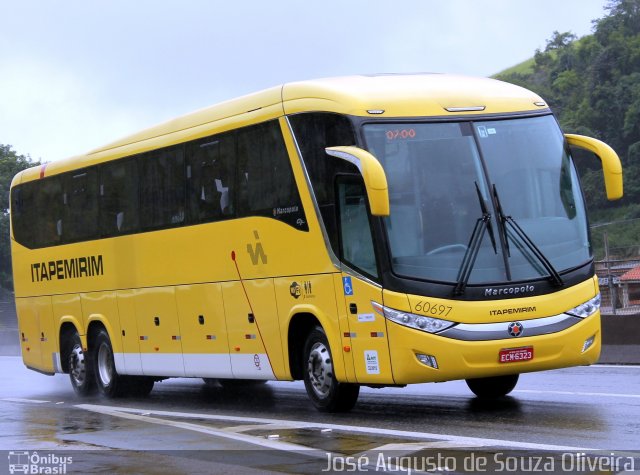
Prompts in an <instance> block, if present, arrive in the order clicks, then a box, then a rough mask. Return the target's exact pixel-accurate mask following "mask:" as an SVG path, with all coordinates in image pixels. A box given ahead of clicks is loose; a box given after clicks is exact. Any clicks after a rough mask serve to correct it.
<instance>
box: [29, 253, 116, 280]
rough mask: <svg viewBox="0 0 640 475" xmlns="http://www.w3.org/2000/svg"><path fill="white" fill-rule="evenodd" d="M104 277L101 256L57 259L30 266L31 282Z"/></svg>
mask: <svg viewBox="0 0 640 475" xmlns="http://www.w3.org/2000/svg"><path fill="white" fill-rule="evenodd" d="M97 275H104V265H103V263H102V255H98V256H86V257H73V258H71V259H57V260H55V261H47V262H35V263H33V264H31V282H45V281H51V280H54V279H55V280H64V279H78V278H81V277H94V276H97Z"/></svg>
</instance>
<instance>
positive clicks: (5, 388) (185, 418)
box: [0, 299, 640, 474]
mask: <svg viewBox="0 0 640 475" xmlns="http://www.w3.org/2000/svg"><path fill="white" fill-rule="evenodd" d="M0 300H4V299H0ZM18 352H19V345H18V341H17V325H16V323H15V313H14V309H13V305H12V302H8V301H7V302H2V301H0V355H1V356H0V474H4V473H10V469H11V468H13V469H14V471H16V470H19V469H20V468H25V466H22V467H21V466H20V465H16V464H15V463H14V464H13V465H11V463H12V462H24V459H25V457H35V458H33V459H32V460H31V461H32V462H33V461H35V462H38V466H39V467H40V469H42V470H41V473H47V470H46V469H50V471H49V473H81V474H87V473H108V474H111V473H127V474H134V473H144V474H155V473H158V474H177V473H189V474H197V473H203V474H209V473H220V474H223V473H229V474H244V473H247V474H254V473H332V472H335V473H342V472H346V471H351V472H353V471H354V470H355V471H356V472H359V473H363V472H367V473H408V471H407V470H406V468H405V467H402V466H398V465H393V463H392V462H393V460H397V457H403V456H411V457H418V456H419V457H420V460H422V461H424V460H425V459H426V458H427V457H431V458H429V460H432V458H433V457H435V455H437V456H438V457H440V456H442V457H445V456H453V457H456V460H457V461H458V463H457V465H456V462H455V460H453V459H449V460H453V461H450V462H446V461H445V463H442V459H437V461H438V463H436V464H434V465H433V466H427V467H426V468H427V469H429V468H431V469H433V470H432V471H435V472H440V473H447V472H449V473H450V472H452V471H453V472H467V473H469V472H474V473H487V472H490V471H491V470H486V469H484V468H485V467H482V466H477V467H476V466H474V465H473V464H472V465H471V466H465V465H464V464H465V463H467V462H468V461H469V460H472V459H473V458H474V457H476V458H478V459H481V458H482V457H483V456H487V457H489V455H487V454H490V455H492V456H495V455H496V454H501V453H503V452H505V453H507V454H522V453H524V454H527V456H528V458H526V460H531V458H532V457H531V456H532V454H533V456H537V455H539V454H553V456H554V457H555V458H554V460H555V465H553V464H552V465H551V466H550V467H541V468H551V469H554V470H553V471H555V472H556V473H563V472H565V473H566V472H567V471H569V470H566V469H576V470H573V471H574V472H576V471H578V472H579V471H581V470H580V469H581V468H584V467H581V466H579V464H578V463H577V462H576V463H574V461H578V460H580V458H579V455H580V454H582V453H586V454H605V455H609V454H612V453H615V455H616V456H618V455H621V456H625V457H626V456H631V457H634V459H633V460H634V461H635V466H634V467H633V468H636V470H639V471H640V458H639V456H640V366H604V365H596V366H592V367H580V368H569V369H564V370H556V371H549V372H545V373H535V374H525V375H521V377H520V381H519V383H518V386H517V387H516V390H515V391H514V392H513V393H512V394H511V395H510V396H509V397H507V398H505V399H503V400H502V401H499V402H496V403H482V402H480V401H478V400H477V399H475V398H474V397H473V395H472V394H471V392H470V391H469V390H468V389H467V387H466V384H465V383H464V382H461V381H454V382H449V383H442V384H423V385H414V386H409V387H407V388H385V389H370V388H363V389H362V391H361V395H360V399H359V400H358V404H357V405H356V406H355V408H354V410H353V411H352V412H350V413H348V414H321V413H318V412H317V411H316V410H315V409H314V408H313V407H312V406H311V404H310V402H309V400H308V399H307V396H306V392H305V390H304V385H303V384H302V383H301V382H269V383H267V384H265V385H263V386H260V387H256V388H251V389H248V390H247V389H244V390H242V389H241V390H229V389H223V388H222V387H220V386H218V385H213V386H210V385H205V384H204V383H203V382H202V380H199V379H172V380H166V381H163V382H160V383H156V386H155V388H154V390H153V391H152V393H151V395H150V396H149V397H148V398H127V399H115V400H106V399H103V398H100V397H99V396H97V395H94V396H90V397H87V398H79V397H77V396H76V395H75V394H74V392H73V390H72V388H71V385H70V383H69V380H68V376H67V375H60V374H58V375H55V376H45V375H42V374H39V373H36V372H33V371H30V370H28V369H26V368H25V367H24V366H23V364H22V359H21V358H20V357H19V356H10V355H17V354H18ZM34 454H37V455H34ZM52 455H53V456H57V457H58V458H57V459H56V458H55V457H51V456H52ZM381 455H384V457H386V460H388V463H383V464H380V463H379V462H380V459H379V457H380V456H381ZM565 455H568V457H569V458H562V457H565ZM47 456H48V457H49V458H48V459H47V458H43V459H42V460H38V457H47ZM346 456H351V457H352V458H351V459H349V458H345V457H346ZM63 457H68V459H65V460H66V462H70V463H67V464H63V463H59V462H60V460H63V459H62V458H63ZM394 457H396V459H394ZM43 460H44V461H43ZM363 460H364V461H365V462H368V464H367V463H365V464H364V465H357V464H356V463H355V462H356V461H357V462H358V463H360V462H362V461H363ZM416 460H418V459H416ZM522 460H525V459H522ZM625 460H626V459H625ZM63 461H64V460H63ZM566 461H568V464H564V465H563V463H564V462H566ZM376 462H378V463H376ZM56 463H57V465H56ZM474 463H475V459H474ZM56 467H57V468H58V469H59V471H58V472H55V471H52V470H53V469H54V468H56ZM29 468H33V467H29ZM36 468H37V467H36ZM327 468H329V469H330V470H327ZM418 468H421V467H420V466H418ZM422 468H425V467H424V466H423V467H422ZM469 468H471V470H469ZM474 468H477V469H478V470H475V471H474V470H473V469H474ZM493 468H494V469H495V468H496V467H493ZM498 468H503V469H504V468H505V467H504V466H501V467H500V466H499V467H498ZM506 468H509V467H506ZM511 468H513V467H511ZM515 468H520V469H521V470H519V472H520V473H530V472H532V471H535V470H532V468H535V467H530V466H520V465H518V466H516V467H515ZM600 468H603V467H600ZM604 468H607V467H604ZM63 469H64V470H63ZM437 469H440V470H437ZM454 469H455V470H454ZM503 471H509V472H513V470H503ZM614 471H615V470H614ZM618 471H620V470H618ZM516 472H518V470H516ZM582 472H585V470H582ZM586 472H587V473H592V472H594V470H588V467H587V470H586ZM16 473H19V472H16ZM413 473H415V472H413ZM627 473H628V472H627Z"/></svg>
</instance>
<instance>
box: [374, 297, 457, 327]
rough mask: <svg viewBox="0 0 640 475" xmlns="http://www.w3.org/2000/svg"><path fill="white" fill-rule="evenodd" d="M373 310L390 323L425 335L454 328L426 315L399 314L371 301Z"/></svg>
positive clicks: (449, 323)
mask: <svg viewBox="0 0 640 475" xmlns="http://www.w3.org/2000/svg"><path fill="white" fill-rule="evenodd" d="M371 305H372V306H373V308H374V310H375V311H376V312H378V313H379V314H380V315H382V316H383V317H385V318H388V319H389V320H391V321H392V322H396V323H399V324H400V325H404V326H405V327H409V328H415V329H416V330H421V331H423V332H427V333H438V332H441V331H442V330H446V329H447V328H449V327H452V326H454V325H455V324H456V323H455V322H450V321H449V320H441V319H439V318H433V317H428V316H426V315H416V314H414V313H408V312H401V311H400V310H395V309H393V308H389V307H385V306H384V305H381V304H379V303H378V302H374V301H371Z"/></svg>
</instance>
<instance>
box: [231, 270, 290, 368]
mask: <svg viewBox="0 0 640 475" xmlns="http://www.w3.org/2000/svg"><path fill="white" fill-rule="evenodd" d="M222 295H223V299H224V313H225V319H226V322H227V332H228V337H229V349H230V351H231V370H232V372H233V377H234V378H238V379H274V378H278V377H279V376H282V375H283V373H284V360H283V357H282V340H281V337H280V327H279V324H278V309H277V306H276V297H275V291H274V282H273V279H255V280H253V279H252V280H243V281H241V282H240V281H235V282H225V283H223V284H222ZM254 312H255V313H254Z"/></svg>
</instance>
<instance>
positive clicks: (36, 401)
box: [2, 397, 51, 404]
mask: <svg viewBox="0 0 640 475" xmlns="http://www.w3.org/2000/svg"><path fill="white" fill-rule="evenodd" d="M2 400H3V401H7V402H26V403H30V404H45V403H47V402H51V401H43V400H41V399H25V398H21V397H4V398H2Z"/></svg>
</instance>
